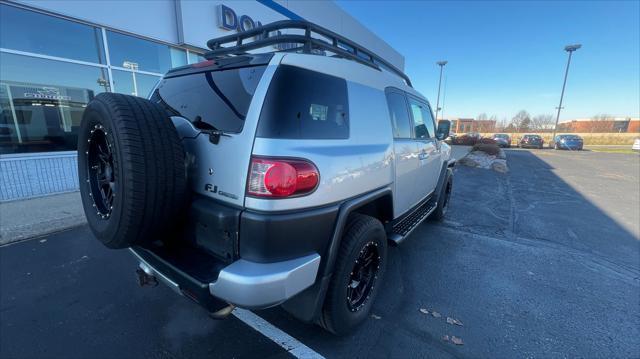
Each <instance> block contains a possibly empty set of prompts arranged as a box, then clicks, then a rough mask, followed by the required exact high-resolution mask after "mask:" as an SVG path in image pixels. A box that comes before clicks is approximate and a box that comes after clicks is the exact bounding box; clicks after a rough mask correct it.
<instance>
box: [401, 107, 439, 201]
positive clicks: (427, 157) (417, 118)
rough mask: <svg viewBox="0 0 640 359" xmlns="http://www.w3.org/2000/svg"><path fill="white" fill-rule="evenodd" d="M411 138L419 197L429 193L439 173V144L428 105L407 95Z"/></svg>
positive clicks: (432, 189) (433, 187) (434, 185)
mask: <svg viewBox="0 0 640 359" xmlns="http://www.w3.org/2000/svg"><path fill="white" fill-rule="evenodd" d="M409 106H410V109H411V118H412V120H413V138H414V140H415V142H416V144H417V145H418V175H417V177H416V188H415V191H416V193H418V195H419V198H420V199H422V198H424V197H425V196H427V195H429V194H431V193H432V192H433V191H434V190H435V188H436V185H437V183H438V176H439V175H440V167H441V162H440V161H441V160H440V145H439V143H438V140H437V139H436V136H435V123H434V121H433V116H432V115H431V108H430V107H429V105H428V104H427V103H426V102H424V101H422V100H419V99H417V98H415V97H412V96H410V97H409Z"/></svg>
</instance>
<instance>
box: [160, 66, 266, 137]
mask: <svg viewBox="0 0 640 359" xmlns="http://www.w3.org/2000/svg"><path fill="white" fill-rule="evenodd" d="M265 68H266V66H253V67H243V68H236V69H230V70H223V71H205V72H197V73H192V74H188V75H182V76H176V77H168V78H165V79H163V80H162V81H161V82H160V84H159V85H158V88H157V90H156V91H155V92H154V94H153V96H152V97H151V100H152V101H158V102H160V104H162V105H163V106H164V107H165V108H166V110H167V112H169V114H170V115H171V116H182V117H184V118H186V119H188V120H189V121H191V122H195V121H202V122H204V123H205V124H206V125H210V126H213V127H214V128H215V129H218V130H220V131H224V132H231V133H239V132H242V128H243V126H244V120H245V118H246V116H247V111H248V110H249V105H250V104H251V99H252V98H253V94H254V92H255V90H256V87H257V86H258V82H259V81H260V78H262V74H263V73H264V70H265Z"/></svg>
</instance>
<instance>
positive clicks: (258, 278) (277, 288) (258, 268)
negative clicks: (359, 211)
mask: <svg viewBox="0 0 640 359" xmlns="http://www.w3.org/2000/svg"><path fill="white" fill-rule="evenodd" d="M130 250H131V252H132V253H133V255H134V256H135V257H136V258H137V259H138V260H139V261H140V264H139V267H140V269H142V270H143V271H144V272H145V273H147V274H148V275H151V276H154V277H156V278H157V279H158V280H159V281H160V282H162V283H164V284H165V285H167V286H168V287H169V288H171V289H172V290H173V291H175V292H176V293H178V294H180V295H184V296H186V297H189V298H190V299H192V300H194V301H195V302H197V303H198V304H201V305H202V306H204V307H205V308H207V309H208V310H209V311H211V312H213V311H216V310H218V309H220V308H221V307H223V306H224V305H226V303H230V304H234V305H236V306H238V307H242V308H248V309H262V308H268V307H271V306H274V305H278V304H281V303H283V302H285V301H286V300H287V299H289V298H291V297H293V296H294V295H296V294H298V293H300V292H302V291H303V290H305V289H307V288H308V287H310V286H311V285H312V284H313V283H315V281H316V276H317V274H318V268H319V266H320V256H319V255H318V254H311V255H307V256H304V257H301V258H295V259H291V260H287V261H282V262H274V263H255V262H250V261H247V260H244V259H240V260H237V261H235V262H233V263H232V264H230V265H228V266H226V267H224V268H222V269H221V270H220V271H219V273H218V276H217V279H215V280H213V281H211V282H204V281H202V280H201V279H199V278H196V277H195V276H192V275H190V274H188V273H186V272H184V271H183V270H181V269H180V268H178V267H176V266H174V265H173V264H171V263H169V262H167V261H164V260H162V259H161V258H159V257H158V256H157V255H155V254H154V253H153V252H151V251H149V250H146V249H143V248H139V247H136V248H130Z"/></svg>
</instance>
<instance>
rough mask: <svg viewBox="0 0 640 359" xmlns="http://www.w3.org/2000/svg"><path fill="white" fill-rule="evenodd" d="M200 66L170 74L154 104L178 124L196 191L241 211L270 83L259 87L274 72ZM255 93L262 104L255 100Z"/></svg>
mask: <svg viewBox="0 0 640 359" xmlns="http://www.w3.org/2000/svg"><path fill="white" fill-rule="evenodd" d="M250 60H251V59H250ZM236 61H238V59H236ZM199 66H200V65H198V64H197V65H194V66H192V68H190V69H186V70H181V71H180V72H170V73H169V74H168V75H167V76H165V77H164V78H163V80H162V81H161V82H160V84H159V85H158V88H157V89H156V90H155V91H154V93H153V95H152V97H151V100H152V101H154V102H157V103H159V104H161V105H162V106H163V107H164V108H165V109H166V111H167V113H168V114H169V115H170V116H172V120H173V121H174V124H176V127H177V129H178V132H179V134H180V136H181V138H182V144H183V146H184V148H185V152H186V159H187V171H188V177H189V182H190V186H191V188H192V190H193V191H194V192H195V193H198V194H201V195H204V196H207V197H210V198H213V199H215V200H218V201H222V202H226V203H229V204H233V205H235V206H239V207H241V206H243V205H244V193H245V186H246V178H247V177H246V176H247V171H248V168H249V159H250V158H251V149H252V143H253V139H254V134H255V126H256V123H257V118H258V115H259V113H260V108H261V98H262V97H263V96H264V92H265V91H266V88H267V86H268V83H265V81H263V85H262V86H258V85H259V84H260V83H261V79H262V78H263V77H265V80H269V79H270V76H263V74H265V73H272V70H270V71H267V66H266V64H264V63H262V64H260V65H259V66H255V65H253V64H252V63H250V64H249V65H248V66H244V67H238V68H228V67H222V68H220V66H218V67H215V66H213V67H212V66H208V67H207V66H205V67H199ZM229 67H230V66H229ZM269 68H271V67H269ZM266 82H268V81H266ZM254 95H255V96H256V97H257V98H258V99H259V100H258V101H253V98H254ZM214 130H218V131H221V132H222V133H223V135H222V136H220V137H219V138H218V139H217V143H216V140H215V137H211V136H210V135H209V133H210V132H211V131H214Z"/></svg>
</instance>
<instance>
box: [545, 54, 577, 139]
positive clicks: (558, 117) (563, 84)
mask: <svg viewBox="0 0 640 359" xmlns="http://www.w3.org/2000/svg"><path fill="white" fill-rule="evenodd" d="M581 47H582V45H580V44H575V45H567V46H565V47H564V51H566V52H568V53H569V59H568V60H567V69H566V70H565V71H564V82H563V83H562V92H561V93H560V105H558V115H557V116H556V125H555V126H553V135H552V136H551V141H554V140H555V138H556V131H557V130H558V121H560V110H561V109H562V98H563V97H564V88H565V87H566V86H567V75H569V65H571V54H573V52H574V51H576V50H577V49H579V48H581Z"/></svg>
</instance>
